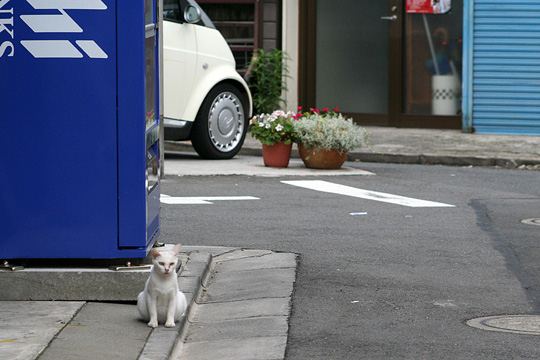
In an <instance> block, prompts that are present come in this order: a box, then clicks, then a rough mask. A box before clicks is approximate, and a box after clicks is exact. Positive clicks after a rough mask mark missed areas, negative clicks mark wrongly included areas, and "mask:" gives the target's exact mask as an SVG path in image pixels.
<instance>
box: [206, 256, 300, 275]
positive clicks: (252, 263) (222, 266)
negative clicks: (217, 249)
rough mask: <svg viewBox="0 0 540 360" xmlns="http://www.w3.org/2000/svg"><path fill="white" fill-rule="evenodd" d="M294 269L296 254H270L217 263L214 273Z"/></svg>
mask: <svg viewBox="0 0 540 360" xmlns="http://www.w3.org/2000/svg"><path fill="white" fill-rule="evenodd" d="M294 267H296V254H291V253H271V254H268V255H264V256H260V257H250V258H243V259H240V260H228V261H222V262H218V263H217V264H216V267H215V269H216V271H246V270H257V269H271V268H294Z"/></svg>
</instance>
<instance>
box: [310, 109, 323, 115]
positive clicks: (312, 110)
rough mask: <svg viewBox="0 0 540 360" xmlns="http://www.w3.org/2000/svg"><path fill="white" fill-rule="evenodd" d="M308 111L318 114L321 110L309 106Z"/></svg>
mask: <svg viewBox="0 0 540 360" xmlns="http://www.w3.org/2000/svg"><path fill="white" fill-rule="evenodd" d="M309 111H311V112H312V113H315V114H319V113H320V112H321V110H319V108H309Z"/></svg>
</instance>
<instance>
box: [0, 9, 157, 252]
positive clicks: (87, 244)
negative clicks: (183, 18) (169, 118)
mask: <svg viewBox="0 0 540 360" xmlns="http://www.w3.org/2000/svg"><path fill="white" fill-rule="evenodd" d="M51 4H52V5H51ZM54 4H59V2H57V1H46V0H27V1H20V0H19V1H15V0H11V1H7V2H6V1H4V2H2V1H0V6H2V8H0V10H1V11H0V19H2V23H3V24H7V25H8V29H9V30H8V31H2V32H0V78H1V79H2V80H1V81H0V94H1V98H2V116H1V117H0V143H1V144H2V145H3V146H4V148H5V149H6V151H7V153H6V156H4V157H3V162H2V165H3V166H2V168H3V171H2V176H1V177H0V229H1V231H2V233H0V259H13V258H88V259H90V258H102V259H103V258H128V257H144V256H145V255H146V252H147V248H148V247H149V246H151V241H148V238H147V235H146V232H147V223H146V209H147V203H146V186H145V170H146V158H145V150H146V144H145V135H146V134H145V128H144V118H145V114H144V52H143V51H142V50H141V49H143V46H144V19H143V18H141V17H138V18H136V19H133V18H132V16H133V15H134V14H137V13H141V14H142V12H143V4H144V1H143V0H139V1H133V0H122V1H121V0H118V1H115V0H87V1H84V2H74V3H73V4H74V5H73V7H74V8H73V9H69V8H65V6H70V5H69V2H63V3H62V4H63V5H62V6H64V8H63V9H56V8H47V6H53V5H54ZM66 4H68V5H66ZM77 6H79V7H77ZM80 6H83V7H84V6H87V7H89V8H87V9H81V8H80ZM92 7H94V8H92ZM51 15H54V16H55V18H54V19H56V20H55V21H54V24H51V23H52V22H51V21H49V20H50V19H51V18H50V17H49V18H47V16H51ZM119 15H121V16H119ZM117 18H118V19H119V20H118V23H117ZM36 19H37V21H36ZM137 20H138V21H139V23H137V24H135V21H137ZM74 23H75V24H76V25H75V26H74V25H73V24H74ZM124 23H128V24H127V26H125V27H124V26H122V25H123V24H124ZM44 24H45V25H44ZM47 24H49V25H47ZM117 25H118V32H117ZM43 26H49V28H48V29H45V28H43ZM50 26H53V28H52V29H51V28H50ZM139 29H141V31H140V32H138V30H139ZM117 78H118V79H119V80H118V82H117ZM141 104H142V106H141ZM137 124H141V126H140V127H139V126H137ZM124 183H125V189H124ZM135 188H137V191H136V192H135V191H133V189H135ZM156 188H157V189H159V186H158V187H156ZM158 196H159V195H158ZM154 198H155V196H154ZM155 202H156V199H154V204H153V205H152V206H154V207H155ZM122 210H125V211H126V212H127V213H126V214H124V215H123V216H119V214H121V211H122ZM154 212H155V210H154ZM130 215H134V217H133V218H130V219H129V225H128V227H131V228H132V230H133V229H134V230H136V231H135V232H131V233H128V234H127V235H129V236H133V238H132V239H131V240H130V244H131V245H132V246H130V247H129V248H127V249H124V248H122V247H120V246H119V239H120V238H121V236H122V235H124V236H126V234H122V230H123V228H122V226H119V224H120V225H122V224H124V226H126V225H125V221H126V217H129V216H130ZM122 221H123V222H124V223H122ZM150 225H151V226H152V228H153V230H152V231H153V232H155V229H156V227H157V225H156V224H155V220H154V223H153V224H150Z"/></svg>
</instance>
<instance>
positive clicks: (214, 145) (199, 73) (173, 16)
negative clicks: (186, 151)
mask: <svg viewBox="0 0 540 360" xmlns="http://www.w3.org/2000/svg"><path fill="white" fill-rule="evenodd" d="M163 17H164V20H165V21H164V24H163V62H164V63H163V78H164V81H163V83H164V85H163V86H164V118H165V120H164V124H165V140H191V142H192V144H193V147H194V148H195V151H197V153H198V154H199V155H200V156H201V157H203V158H209V159H229V158H232V157H233V156H235V155H236V154H237V153H238V151H240V148H241V147H242V144H243V143H244V138H245V136H246V132H247V128H248V123H249V118H250V117H251V112H252V110H251V109H252V98H251V93H250V91H249V88H248V85H247V84H246V82H245V81H244V79H243V78H242V77H241V76H240V75H239V74H238V72H236V69H235V65H236V64H235V60H234V57H233V54H232V52H231V50H230V48H229V46H228V45H227V42H226V41H225V39H224V38H223V36H222V35H221V33H220V32H219V31H218V30H216V28H215V27H214V25H213V24H212V22H211V21H210V19H209V18H208V16H206V14H205V13H204V12H203V11H202V9H201V8H200V7H199V6H198V5H197V4H196V3H195V1H193V0H164V12H163Z"/></svg>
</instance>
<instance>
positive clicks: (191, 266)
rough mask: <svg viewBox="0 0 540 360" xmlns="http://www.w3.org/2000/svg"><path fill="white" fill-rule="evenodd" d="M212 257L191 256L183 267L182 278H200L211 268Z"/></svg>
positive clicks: (197, 254) (208, 255)
mask: <svg viewBox="0 0 540 360" xmlns="http://www.w3.org/2000/svg"><path fill="white" fill-rule="evenodd" d="M211 260H212V256H211V255H210V254H208V253H207V254H199V253H195V254H192V255H190V257H189V258H188V261H187V262H185V263H184V266H183V267H182V272H181V273H180V275H181V276H195V275H197V276H200V275H201V274H202V273H204V272H205V271H206V269H207V268H208V266H209V263H210V261H211Z"/></svg>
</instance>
